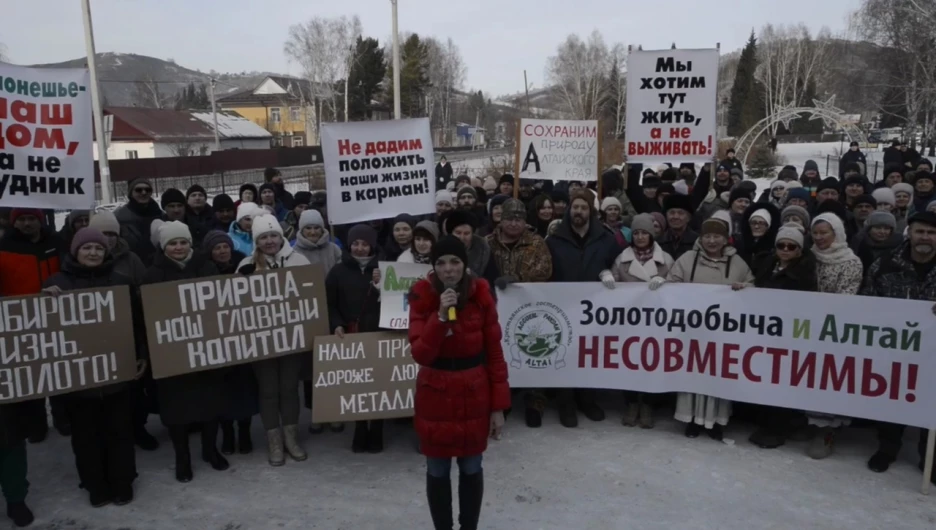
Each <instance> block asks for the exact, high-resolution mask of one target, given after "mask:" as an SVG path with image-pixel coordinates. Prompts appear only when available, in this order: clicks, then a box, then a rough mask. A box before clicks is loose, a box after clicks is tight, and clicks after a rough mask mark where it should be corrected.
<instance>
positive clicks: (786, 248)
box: [777, 243, 799, 252]
mask: <svg viewBox="0 0 936 530" xmlns="http://www.w3.org/2000/svg"><path fill="white" fill-rule="evenodd" d="M798 248H799V245H797V244H796V243H777V250H782V251H783V252H793V251H794V250H796V249H798Z"/></svg>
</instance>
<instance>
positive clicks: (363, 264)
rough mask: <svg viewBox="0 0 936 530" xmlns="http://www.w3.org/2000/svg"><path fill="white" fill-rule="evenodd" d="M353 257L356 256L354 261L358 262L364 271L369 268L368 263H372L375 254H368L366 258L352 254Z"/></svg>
mask: <svg viewBox="0 0 936 530" xmlns="http://www.w3.org/2000/svg"><path fill="white" fill-rule="evenodd" d="M351 257H352V258H354V261H356V262H357V263H358V267H360V268H361V272H364V269H366V268H367V264H368V263H370V262H371V260H372V259H374V257H373V256H367V257H364V258H359V257H357V256H351Z"/></svg>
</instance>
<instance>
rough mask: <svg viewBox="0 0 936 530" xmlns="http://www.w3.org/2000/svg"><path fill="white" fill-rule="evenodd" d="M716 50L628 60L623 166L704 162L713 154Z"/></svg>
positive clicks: (642, 54)
mask: <svg viewBox="0 0 936 530" xmlns="http://www.w3.org/2000/svg"><path fill="white" fill-rule="evenodd" d="M717 92H718V50H653V51H650V50H647V51H645V50H634V51H632V52H631V53H630V54H629V55H628V56H627V120H626V121H627V126H626V129H625V133H624V135H625V138H626V143H627V147H626V151H625V152H626V153H627V161H628V162H630V163H638V162H639V163H646V164H660V163H664V162H708V161H711V160H712V157H713V156H715V155H716V153H717V151H718V146H717V138H716V133H717V127H716V123H715V106H716V103H717Z"/></svg>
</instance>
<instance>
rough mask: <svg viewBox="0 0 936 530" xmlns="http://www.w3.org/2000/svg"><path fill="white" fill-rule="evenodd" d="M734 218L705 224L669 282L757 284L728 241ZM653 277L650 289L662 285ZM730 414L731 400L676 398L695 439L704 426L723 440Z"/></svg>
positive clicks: (723, 214) (722, 216)
mask: <svg viewBox="0 0 936 530" xmlns="http://www.w3.org/2000/svg"><path fill="white" fill-rule="evenodd" d="M730 230H731V218H730V217H729V216H728V212H727V211H725V210H721V211H718V212H715V214H714V215H713V216H712V217H710V218H709V219H707V220H705V221H704V222H703V223H702V233H701V235H700V236H699V239H698V240H696V242H695V245H694V246H693V249H692V250H690V251H689V252H686V253H685V254H683V255H682V256H680V258H679V259H678V260H676V263H674V264H673V268H672V269H670V271H669V274H668V275H667V277H666V282H677V283H706V284H722V285H726V286H727V285H730V286H731V288H732V289H734V290H736V291H738V290H741V289H743V288H744V287H746V286H748V285H753V284H754V274H753V273H752V272H751V269H750V267H748V265H747V263H746V262H745V261H744V260H743V259H742V258H741V256H738V252H737V251H736V250H735V249H734V247H732V246H731V245H729V244H728V237H729V235H730ZM663 283H664V282H663V279H662V278H654V279H653V280H651V282H650V289H652V290H656V289H658V288H659V287H660V286H661V285H662V284H663ZM730 417H731V401H728V400H726V399H720V398H716V397H712V396H705V395H702V394H690V393H687V392H680V393H679V395H678V397H677V398H676V414H675V418H676V420H677V421H681V422H683V423H685V424H686V437H687V438H696V437H698V436H699V434H700V433H701V432H702V428H703V427H704V428H705V429H706V430H707V431H708V434H709V436H710V437H711V438H713V439H715V440H721V439H722V436H723V434H722V428H723V427H724V426H726V425H728V418H730Z"/></svg>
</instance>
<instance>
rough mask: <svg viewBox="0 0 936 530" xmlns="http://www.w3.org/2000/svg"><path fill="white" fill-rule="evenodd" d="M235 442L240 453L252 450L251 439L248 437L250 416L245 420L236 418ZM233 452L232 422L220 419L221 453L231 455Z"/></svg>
mask: <svg viewBox="0 0 936 530" xmlns="http://www.w3.org/2000/svg"><path fill="white" fill-rule="evenodd" d="M236 443H237V446H236V447H238V448H240V450H239V451H238V452H239V453H240V454H242V455H249V454H250V453H252V452H253V440H251V439H250V418H247V419H246V420H237V438H236ZM234 452H235V435H234V422H233V421H231V420H222V421H221V454H223V455H233V454H234Z"/></svg>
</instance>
